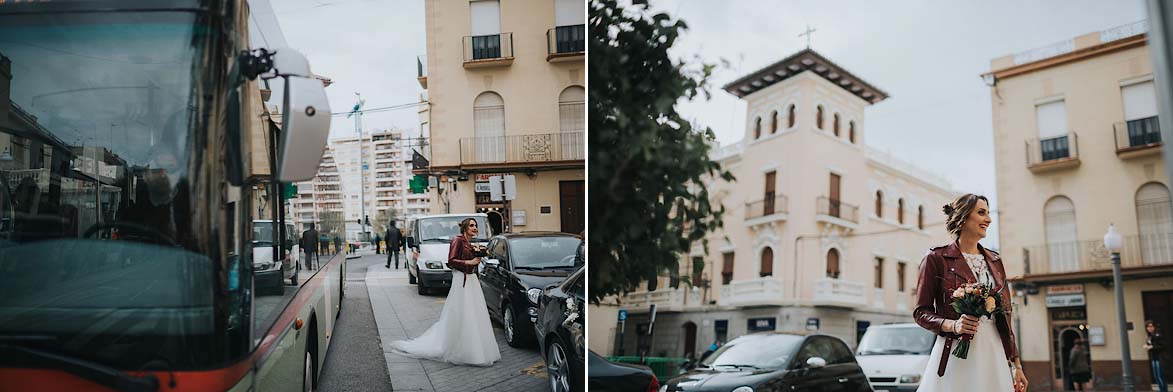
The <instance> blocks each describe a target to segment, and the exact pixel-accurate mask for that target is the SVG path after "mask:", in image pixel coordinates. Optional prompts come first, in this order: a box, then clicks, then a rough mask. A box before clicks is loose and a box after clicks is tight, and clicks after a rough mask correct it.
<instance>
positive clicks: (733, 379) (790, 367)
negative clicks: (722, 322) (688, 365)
mask: <svg viewBox="0 0 1173 392" xmlns="http://www.w3.org/2000/svg"><path fill="white" fill-rule="evenodd" d="M664 390H665V391H667V392H673V391H689V392H692V391H721V392H763V391H778V392H781V391H871V390H872V388H871V385H870V384H868V380H867V377H865V376H864V373H863V369H861V368H860V367H859V364H858V363H856V362H855V356H854V355H853V354H852V353H851V349H849V348H847V345H846V344H844V343H843V341H842V340H839V338H836V337H834V336H829V335H809V336H804V335H801V334H792V333H782V332H764V333H755V334H750V335H744V336H741V337H739V338H737V339H733V340H732V341H730V342H729V343H726V344H725V345H724V346H721V348H719V349H717V351H716V352H714V353H713V354H712V355H710V356H708V357H707V358H705V360H704V361H701V363H700V365H699V366H698V367H697V368H696V369H693V370H691V371H689V372H688V373H685V374H682V375H680V376H678V377H676V378H673V379H672V380H669V381H668V383H667V384H666V388H664Z"/></svg>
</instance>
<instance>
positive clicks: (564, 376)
mask: <svg viewBox="0 0 1173 392" xmlns="http://www.w3.org/2000/svg"><path fill="white" fill-rule="evenodd" d="M546 378H547V379H549V381H550V390H551V391H553V392H569V391H570V362H569V361H568V360H567V359H566V350H565V349H563V348H562V343H559V342H558V339H554V340H553V341H551V342H550V346H549V347H548V348H546Z"/></svg>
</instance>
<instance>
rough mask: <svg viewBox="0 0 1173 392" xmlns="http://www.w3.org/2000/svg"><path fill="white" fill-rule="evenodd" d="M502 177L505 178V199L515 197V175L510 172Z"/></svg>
mask: <svg viewBox="0 0 1173 392" xmlns="http://www.w3.org/2000/svg"><path fill="white" fill-rule="evenodd" d="M503 178H504V179H505V200H514V199H517V177H514V176H513V175H512V174H510V175H507V176H505V177H503Z"/></svg>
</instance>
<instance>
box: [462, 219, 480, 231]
mask: <svg viewBox="0 0 1173 392" xmlns="http://www.w3.org/2000/svg"><path fill="white" fill-rule="evenodd" d="M475 221H476V219H473V218H464V220H462V221H460V235H465V234H468V226H469V225H470V224H471V223H472V222H475Z"/></svg>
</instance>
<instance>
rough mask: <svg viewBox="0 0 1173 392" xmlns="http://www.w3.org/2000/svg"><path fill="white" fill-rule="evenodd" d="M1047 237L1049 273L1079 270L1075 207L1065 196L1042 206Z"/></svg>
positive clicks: (1055, 198)
mask: <svg viewBox="0 0 1173 392" xmlns="http://www.w3.org/2000/svg"><path fill="white" fill-rule="evenodd" d="M1043 220H1044V226H1045V228H1044V232H1045V234H1046V236H1047V255H1046V258H1047V263H1046V264H1047V265H1048V266H1049V267H1050V272H1051V273H1056V272H1070V271H1076V270H1078V269H1079V242H1078V240H1077V239H1078V238H1079V237H1078V236H1077V235H1076V230H1075V228H1076V226H1075V205H1074V204H1072V203H1071V199H1068V198H1067V197H1065V196H1055V197H1053V198H1051V200H1048V201H1047V204H1046V205H1045V206H1043Z"/></svg>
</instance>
